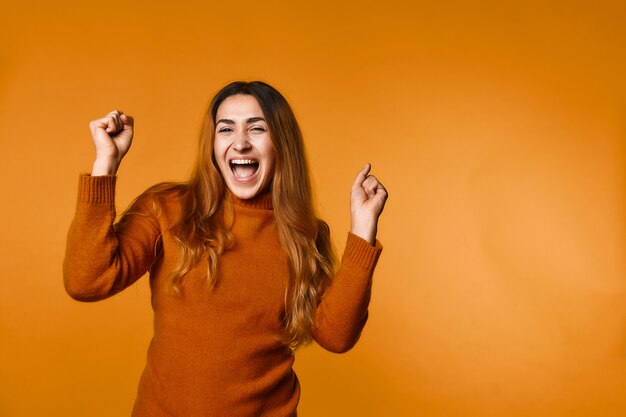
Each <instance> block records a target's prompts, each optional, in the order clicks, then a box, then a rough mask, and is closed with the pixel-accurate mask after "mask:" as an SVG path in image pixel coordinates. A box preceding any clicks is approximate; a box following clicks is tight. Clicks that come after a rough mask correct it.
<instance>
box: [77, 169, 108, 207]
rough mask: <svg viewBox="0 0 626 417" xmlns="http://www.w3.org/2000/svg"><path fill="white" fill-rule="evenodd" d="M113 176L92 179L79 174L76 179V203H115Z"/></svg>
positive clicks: (87, 175)
mask: <svg viewBox="0 0 626 417" xmlns="http://www.w3.org/2000/svg"><path fill="white" fill-rule="evenodd" d="M116 178H117V177H116V176H115V175H101V176H95V177H92V176H91V175H89V174H81V175H80V177H79V179H78V203H85V204H112V203H113V202H114V201H115V180H116Z"/></svg>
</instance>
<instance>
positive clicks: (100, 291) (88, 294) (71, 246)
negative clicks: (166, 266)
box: [63, 174, 161, 301]
mask: <svg viewBox="0 0 626 417" xmlns="http://www.w3.org/2000/svg"><path fill="white" fill-rule="evenodd" d="M116 178H117V177H116V176H114V175H105V176H95V177H92V176H90V175H85V174H83V175H81V176H80V177H79V185H78V201H77V205H76V213H75V215H74V219H73V221H72V224H71V225H70V229H69V232H68V235H67V246H66V251H65V259H64V261H63V280H64V284H65V289H66V291H67V292H68V294H69V295H70V296H71V297H72V298H74V299H76V300H79V301H96V300H101V299H104V298H107V297H110V296H112V295H113V294H116V293H118V292H120V291H122V290H123V289H124V288H126V287H128V286H129V285H131V284H132V283H133V282H135V281H136V280H137V279H139V278H140V277H141V276H143V275H144V274H145V273H146V272H147V271H148V269H149V268H150V266H151V265H152V262H153V261H154V258H155V248H156V244H157V242H158V238H159V236H160V234H161V232H160V227H159V224H158V222H157V220H156V219H155V217H154V216H153V215H152V214H151V212H152V210H151V205H150V201H149V198H147V197H145V196H141V197H139V198H138V199H136V200H135V201H134V202H133V204H132V205H131V206H130V207H129V209H128V210H127V211H126V212H125V213H124V215H123V216H122V218H121V219H120V220H119V222H117V223H114V222H115V182H116Z"/></svg>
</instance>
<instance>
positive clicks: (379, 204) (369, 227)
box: [350, 163, 387, 245]
mask: <svg viewBox="0 0 626 417" xmlns="http://www.w3.org/2000/svg"><path fill="white" fill-rule="evenodd" d="M371 168H372V166H371V165H370V164H369V163H368V164H366V165H365V167H364V168H363V169H362V170H361V172H359V173H358V174H357V176H356V179H355V180H354V184H352V190H351V195H350V211H351V213H352V221H351V227H350V231H351V232H352V233H354V234H355V235H357V236H359V237H361V238H363V239H365V240H366V241H367V242H369V244H370V245H374V243H375V242H376V232H377V228H378V218H379V217H380V215H381V213H382V212H383V209H384V208H385V202H386V201H387V190H386V189H385V187H384V186H383V185H382V184H381V183H380V181H378V179H377V178H376V177H375V176H373V175H368V174H369V172H370V169H371Z"/></svg>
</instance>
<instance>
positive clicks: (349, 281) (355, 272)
mask: <svg viewBox="0 0 626 417" xmlns="http://www.w3.org/2000/svg"><path fill="white" fill-rule="evenodd" d="M381 251H382V245H381V244H380V242H379V241H378V240H376V244H375V246H371V245H370V244H369V243H368V242H367V241H365V240H364V239H361V238H360V237H358V236H357V235H355V234H352V233H348V240H347V241H346V247H345V250H344V253H343V257H342V259H341V266H340V268H339V271H338V272H337V274H336V275H335V277H334V279H333V281H332V284H331V285H330V287H329V288H328V290H327V291H326V294H325V295H324V297H323V298H322V300H321V301H320V303H319V305H318V307H317V310H316V312H315V317H314V323H313V326H312V334H313V339H314V340H315V341H316V342H317V343H318V344H319V345H320V346H322V347H323V348H324V349H326V350H329V351H331V352H335V353H344V352H347V351H348V350H350V349H351V348H352V347H353V346H354V345H355V344H356V342H357V340H358V339H359V337H360V335H361V331H362V330H363V327H364V326H365V322H366V321H367V317H368V306H369V302H370V296H371V289H372V275H373V273H374V268H375V267H376V263H377V262H378V257H379V256H380V253H381Z"/></svg>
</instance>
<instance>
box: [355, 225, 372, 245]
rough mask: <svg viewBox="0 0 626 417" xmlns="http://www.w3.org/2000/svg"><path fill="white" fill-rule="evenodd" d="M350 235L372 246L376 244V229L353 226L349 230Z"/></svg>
mask: <svg viewBox="0 0 626 417" xmlns="http://www.w3.org/2000/svg"><path fill="white" fill-rule="evenodd" d="M350 233H352V234H354V235H356V236H358V237H360V238H361V239H363V240H365V241H366V242H367V243H369V244H370V245H372V246H374V244H375V243H376V227H373V228H372V227H371V226H370V227H359V226H354V225H353V226H352V227H351V228H350Z"/></svg>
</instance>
